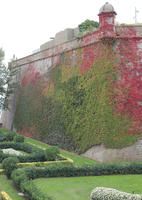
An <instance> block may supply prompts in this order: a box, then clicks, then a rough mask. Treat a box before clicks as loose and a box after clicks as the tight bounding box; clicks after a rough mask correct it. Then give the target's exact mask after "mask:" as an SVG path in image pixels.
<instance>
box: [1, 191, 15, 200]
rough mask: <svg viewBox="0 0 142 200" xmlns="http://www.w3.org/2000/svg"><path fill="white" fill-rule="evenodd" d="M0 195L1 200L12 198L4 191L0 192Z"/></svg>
mask: <svg viewBox="0 0 142 200" xmlns="http://www.w3.org/2000/svg"><path fill="white" fill-rule="evenodd" d="M0 197H1V200H12V199H11V198H10V196H9V195H8V194H7V193H6V192H4V191H2V192H0Z"/></svg>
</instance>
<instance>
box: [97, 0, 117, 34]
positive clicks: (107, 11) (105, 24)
mask: <svg viewBox="0 0 142 200" xmlns="http://www.w3.org/2000/svg"><path fill="white" fill-rule="evenodd" d="M98 15H99V22H100V26H99V29H100V30H101V31H103V32H104V35H108V34H109V35H110V34H111V35H112V34H115V25H114V24H115V15H116V12H115V10H114V8H113V6H112V5H111V4H110V3H108V2H106V3H105V4H104V5H103V6H102V7H101V8H100V11H99V14H98Z"/></svg>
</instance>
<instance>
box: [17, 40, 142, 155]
mask: <svg viewBox="0 0 142 200" xmlns="http://www.w3.org/2000/svg"><path fill="white" fill-rule="evenodd" d="M113 43H116V41H115V40H114V38H113V41H112V42H110V38H109V44H108V43H107V41H106V40H105V42H104V40H103V42H100V43H98V44H95V45H90V46H87V47H84V48H80V49H77V50H76V52H74V53H75V54H76V58H75V62H74V63H75V64H74V65H73V64H72V62H71V55H72V53H73V52H66V53H65V54H64V55H61V61H60V64H59V65H58V66H55V67H54V68H52V70H51V71H50V74H48V75H46V74H45V75H44V76H40V73H39V72H36V71H35V70H34V68H32V67H31V66H30V67H29V70H28V71H27V74H25V76H24V77H23V80H22V84H21V87H20V94H19V100H18V104H17V109H16V115H15V127H16V128H17V129H18V130H19V131H21V132H22V133H23V134H27V135H30V136H32V137H34V138H37V139H40V140H44V141H45V142H47V143H49V144H54V145H58V146H60V147H63V148H65V149H69V150H74V151H78V152H84V151H85V150H87V149H88V148H90V147H91V146H93V145H97V144H102V143H103V144H104V145H105V146H106V147H111V148H122V147H125V146H128V145H131V144H133V143H134V142H135V141H136V140H137V138H138V135H139V134H141V127H142V120H141V119H142V106H141V102H142V94H141V88H142V77H141V75H142V71H141V69H142V68H141V64H140V63H138V60H140V58H141V52H138V51H137V47H138V46H137V45H138V42H137V41H134V42H131V41H130V40H122V39H120V38H119V42H118V44H117V48H115V49H112V44H113ZM74 51H75V50H74ZM118 54H119V57H118V56H116V55H118Z"/></svg>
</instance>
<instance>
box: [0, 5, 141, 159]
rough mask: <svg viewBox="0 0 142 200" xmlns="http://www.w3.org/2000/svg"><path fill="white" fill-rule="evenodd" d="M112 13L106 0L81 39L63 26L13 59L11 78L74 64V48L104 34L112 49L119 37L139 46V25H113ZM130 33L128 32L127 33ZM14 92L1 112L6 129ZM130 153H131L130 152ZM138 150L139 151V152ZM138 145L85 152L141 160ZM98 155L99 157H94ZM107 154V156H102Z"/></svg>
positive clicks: (92, 42) (94, 41)
mask: <svg viewBox="0 0 142 200" xmlns="http://www.w3.org/2000/svg"><path fill="white" fill-rule="evenodd" d="M115 16H116V12H115V11H114V8H113V7H112V6H111V5H110V4H109V3H106V4H105V5H104V6H103V7H102V8H101V9H100V11H99V23H100V26H99V29H98V30H95V31H94V32H92V33H89V34H87V35H85V36H83V38H82V39H76V36H77V34H78V29H77V28H76V29H65V30H64V31H61V32H59V33H57V34H56V35H55V38H54V39H52V40H51V41H48V42H46V43H45V44H42V45H41V46H40V51H38V52H37V53H34V54H32V55H29V56H26V57H24V58H21V59H18V60H16V63H15V64H16V65H18V66H19V69H20V71H19V73H18V74H17V76H16V77H15V79H16V80H17V81H20V82H21V84H22V80H23V78H24V76H25V74H26V73H27V72H29V73H31V70H33V71H36V73H37V74H40V76H42V75H44V74H46V73H48V72H50V70H51V68H53V67H54V66H57V65H58V64H60V63H61V62H65V63H66V62H69V64H71V65H72V66H74V65H75V64H76V62H77V59H78V58H77V50H78V49H79V48H86V47H88V46H92V45H97V44H98V43H99V42H100V40H101V39H102V38H104V37H107V38H112V37H115V38H116V42H115V48H116V46H117V44H118V43H119V40H120V38H127V40H134V39H135V38H137V39H138V40H139V49H140V50H141V49H142V26H115ZM129 33H132V34H129ZM133 33H134V34H133ZM66 52H70V58H69V60H68V61H66V60H64V56H63V55H64V53H66ZM17 98H18V91H16V92H15V94H13V95H11V98H10V110H9V111H4V112H3V114H2V119H1V121H2V123H3V126H4V127H5V128H7V129H12V128H13V120H14V113H15V108H16V101H17ZM131 152H133V153H131ZM139 152H140V153H139ZM141 152H142V145H141V141H138V142H137V143H136V144H135V145H134V146H133V147H127V148H126V149H124V150H122V151H119V150H108V149H105V148H104V147H103V146H96V147H93V150H92V148H91V149H90V150H88V151H87V152H86V153H85V154H83V155H85V156H87V157H91V158H92V159H96V160H98V161H114V160H141V161H142V155H141ZM98 155H99V156H98ZM106 155H107V158H106ZM111 158H112V159H111Z"/></svg>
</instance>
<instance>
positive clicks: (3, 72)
mask: <svg viewBox="0 0 142 200" xmlns="http://www.w3.org/2000/svg"><path fill="white" fill-rule="evenodd" d="M15 72H16V68H15V67H12V61H11V62H9V64H8V66H6V65H5V64H4V51H3V50H2V49H0V109H4V110H5V109H8V99H9V96H10V94H12V93H13V91H14V88H15V87H16V83H15V82H14V81H12V78H13V76H14V75H15Z"/></svg>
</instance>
